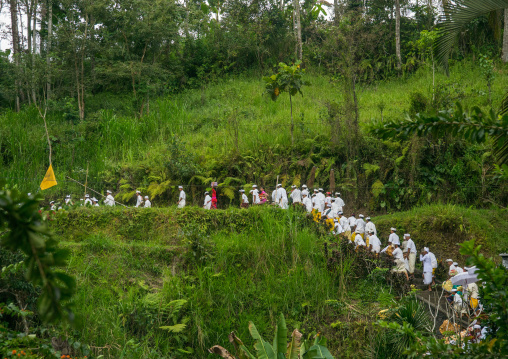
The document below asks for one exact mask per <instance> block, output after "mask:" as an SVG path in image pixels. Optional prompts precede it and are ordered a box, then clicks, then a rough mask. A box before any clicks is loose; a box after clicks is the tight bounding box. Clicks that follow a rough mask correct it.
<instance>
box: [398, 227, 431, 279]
mask: <svg viewBox="0 0 508 359" xmlns="http://www.w3.org/2000/svg"><path fill="white" fill-rule="evenodd" d="M404 240H406V241H407V246H406V251H405V256H406V258H407V261H408V266H409V269H408V270H409V274H411V275H412V274H413V273H414V272H415V262H416V246H415V242H413V240H412V239H411V235H410V234H409V233H406V234H404ZM427 252H428V251H427Z"/></svg>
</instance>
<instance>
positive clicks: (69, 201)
mask: <svg viewBox="0 0 508 359" xmlns="http://www.w3.org/2000/svg"><path fill="white" fill-rule="evenodd" d="M65 204H66V205H69V206H71V205H72V201H71V195H70V194H68V195H67V196H65Z"/></svg>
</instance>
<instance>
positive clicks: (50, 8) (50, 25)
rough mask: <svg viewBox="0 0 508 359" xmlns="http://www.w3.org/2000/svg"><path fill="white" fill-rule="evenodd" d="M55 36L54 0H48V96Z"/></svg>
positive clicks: (47, 94)
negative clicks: (52, 43) (52, 47)
mask: <svg viewBox="0 0 508 359" xmlns="http://www.w3.org/2000/svg"><path fill="white" fill-rule="evenodd" d="M52 36H53V0H48V44H47V46H46V67H47V68H46V71H47V74H46V76H47V77H46V87H47V88H46V91H47V93H46V96H47V99H48V101H49V99H50V98H51V55H50V53H51V40H52Z"/></svg>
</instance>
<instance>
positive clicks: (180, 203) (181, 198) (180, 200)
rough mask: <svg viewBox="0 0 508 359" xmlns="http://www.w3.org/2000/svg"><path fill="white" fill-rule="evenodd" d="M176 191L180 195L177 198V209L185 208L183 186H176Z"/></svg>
mask: <svg viewBox="0 0 508 359" xmlns="http://www.w3.org/2000/svg"><path fill="white" fill-rule="evenodd" d="M178 190H179V191H180V195H179V196H178V202H177V203H178V208H183V207H185V198H186V195H185V192H184V191H183V186H178Z"/></svg>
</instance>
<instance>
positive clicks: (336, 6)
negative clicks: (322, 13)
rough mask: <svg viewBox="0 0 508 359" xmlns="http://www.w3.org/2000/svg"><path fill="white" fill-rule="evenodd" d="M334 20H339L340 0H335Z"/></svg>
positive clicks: (336, 21)
mask: <svg viewBox="0 0 508 359" xmlns="http://www.w3.org/2000/svg"><path fill="white" fill-rule="evenodd" d="M333 21H334V22H335V23H336V24H337V23H338V22H339V0H333Z"/></svg>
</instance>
